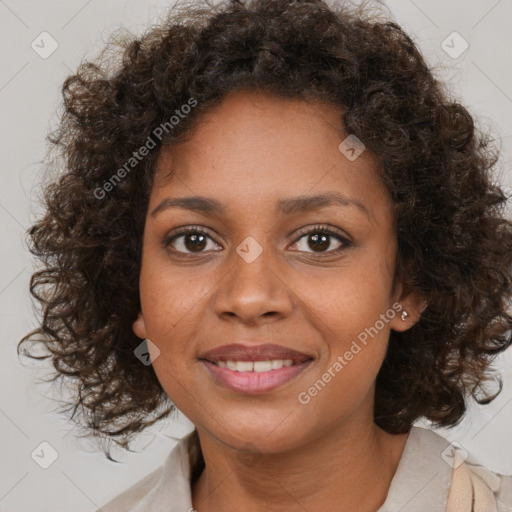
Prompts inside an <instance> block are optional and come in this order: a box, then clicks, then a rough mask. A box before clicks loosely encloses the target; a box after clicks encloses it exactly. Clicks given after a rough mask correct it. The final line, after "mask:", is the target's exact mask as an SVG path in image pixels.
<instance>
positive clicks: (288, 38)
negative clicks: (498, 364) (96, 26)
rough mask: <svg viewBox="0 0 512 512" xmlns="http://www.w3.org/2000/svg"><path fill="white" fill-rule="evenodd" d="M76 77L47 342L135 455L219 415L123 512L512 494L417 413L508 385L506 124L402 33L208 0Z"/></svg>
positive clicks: (441, 410) (64, 128) (331, 12)
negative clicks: (496, 123)
mask: <svg viewBox="0 0 512 512" xmlns="http://www.w3.org/2000/svg"><path fill="white" fill-rule="evenodd" d="M63 94H64V105H65V111H64V114H63V118H62V122H61V125H60V126H59V129H58V130H57V131H56V132H55V133H54V134H53V137H52V141H53V143H54V144H55V145H56V146H57V147H58V148H61V150H62V156H63V157H64V158H66V162H67V169H66V171H65V172H64V174H63V175H62V177H60V178H59V180H58V181H55V182H54V183H53V184H52V183H50V184H49V185H48V188H47V196H46V197H47V213H46V215H45V217H44V218H42V219H41V220H40V221H39V222H38V223H37V224H35V225H34V226H33V227H32V229H31V231H30V235H31V237H32V251H33V252H34V254H36V255H37V256H39V257H40V258H42V259H43V260H44V262H45V265H46V267H45V269H43V270H41V271H39V272H37V273H35V274H34V276H33V278H32V283H31V290H32V293H33V294H34V296H35V297H36V298H38V299H39V300H40V301H41V303H42V306H43V312H44V316H43V322H42V326H41V328H39V329H38V330H36V331H34V332H33V333H30V334H29V335H27V337H26V338H24V340H22V343H24V344H25V343H27V342H29V341H30V340H32V341H37V340H38V339H39V340H40V341H42V342H43V343H45V346H46V347H47V349H48V351H49V353H50V357H52V359H53V363H54V365H55V368H56V370H57V374H56V376H57V377H58V376H66V378H67V379H69V380H70V381H72V382H74V383H75V384H76V385H77V386H78V393H77V399H76V402H75V403H74V404H70V405H71V407H72V408H73V412H72V417H73V416H74V414H75V413H76V412H77V411H79V412H80V413H82V416H83V421H84V423H85V425H86V426H87V427H88V428H89V429H90V432H91V433H92V434H95V435H97V436H102V437H104V438H105V437H106V438H107V439H111V440H113V441H115V442H117V443H118V444H119V445H121V446H124V447H127V446H128V443H129V441H130V440H131V438H132V437H133V436H134V435H135V434H136V433H137V432H140V431H141V430H143V429H144V428H145V427H147V426H149V425H151V424H153V423H155V422H156V421H158V420H159V419H161V418H164V417H166V416H168V415H169V414H170V413H171V412H172V411H174V410H175V409H176V408H178V409H179V410H181V411H182V412H183V413H184V414H185V415H186V416H187V417H188V418H189V419H190V420H191V421H192V422H193V423H194V425H195V427H196V428H195V430H194V432H192V433H191V434H190V435H188V436H187V437H186V438H184V439H182V440H181V441H180V442H179V443H178V445H177V446H176V448H175V449H174V450H173V451H172V453H171V454H170V455H169V457H168V459H167V461H166V464H165V465H164V466H163V467H162V468H159V469H158V470H157V471H156V472H154V473H153V474H152V475H149V476H148V477H146V478H145V479H144V480H142V481H141V482H139V484H137V485H135V486H134V487H133V488H131V489H129V490H128V491H127V492H126V493H123V494H122V495H121V496H119V497H117V498H115V499H114V500H113V501H112V502H110V503H109V504H107V505H106V506H104V507H102V509H101V510H103V511H105V512H111V511H112V512H113V511H121V510H122V511H132V512H135V511H142V510H144V511H160V510H166V511H171V510H172V511H178V510H179V511H186V510H187V509H188V510H192V509H195V510H197V511H199V512H209V511H217V510H223V511H230V510H247V511H260V510H265V511H272V510H310V511H313V510H322V511H335V510H336V511H345V510H347V511H348V510H350V511H352V510H357V511H358V512H375V511H379V512H387V511H397V510H401V511H407V510H410V511H412V510H414V511H415V512H421V511H429V512H432V511H441V510H448V511H450V512H453V511H463V510H464V511H466V510H467V511H469V510H473V509H474V510H485V511H492V510H495V511H500V512H501V511H504V510H507V508H506V507H507V506H510V505H512V478H511V477H506V476H503V475H497V474H495V473H492V472H491V471H489V470H487V469H485V468H483V467H481V466H479V465H477V464H476V463H475V461H472V462H470V461H469V460H465V456H464V454H463V453H461V452H459V451H456V452H453V450H452V447H451V446H450V445H449V443H448V442H446V441H445V440H444V439H443V438H441V437H440V436H438V435H437V434H435V433H433V432H432V431H429V430H425V429H420V428H419V427H415V426H413V423H414V422H415V421H416V420H417V419H419V418H422V417H423V418H426V419H428V420H430V421H431V422H432V423H433V424H434V425H436V426H453V425H456V424H457V423H458V422H459V421H460V420H461V418H462V417H463V415H464V413H465V410H466V403H467V400H468V399H470V397H471V396H472V397H473V398H476V399H478V400H479V401H480V402H482V403H483V402H485V401H490V400H492V399H493V398H494V397H495V396H496V395H497V394H498V393H499V390H498V391H497V392H494V393H493V392H492V391H491V390H490V389H488V388H487V387H486V384H487V382H488V381H489V380H491V379H492V377H493V376H492V374H490V371H489V368H490V363H491V362H492V360H493V358H494V357H495V356H496V355H497V354H499V353H500V352H502V351H503V350H505V349H506V348H507V347H508V346H509V345H510V343H511V335H510V332H509V330H510V328H511V327H512V317H511V316H510V312H509V311H508V310H507V307H508V301H509V300H510V296H511V268H512V267H511V263H512V224H511V222H510V221H508V220H506V219H505V218H504V216H503V207H504V204H505V202H506V198H505V196H504V194H503V192H502V191H501V189H500V188H499V187H498V186H497V185H495V184H494V183H493V176H492V173H491V171H492V169H493V165H494V163H495V161H496V156H495V154H494V153H493V150H492V148H491V147H490V145H489V143H488V141H487V139H486V138H485V137H484V136H483V135H480V134H478V133H477V132H476V131H475V129H474V124H473V120H472V118H471V116H470V115H469V113H468V112H467V110H466V109H465V108H464V107H463V106H461V105H460V104H458V103H455V102H451V101H449V100H448V99H447V97H446V95H445V93H444V92H443V89H442V86H441V85H440V84H439V83H438V82H437V81H436V80H434V78H433V76H432V74H431V72H430V70H429V69H428V67H427V66H426V64H425V62H424V60H423V58H422V57H421V55H420V54H419V52H418V50H417V49H416V47H415V45H414V44H413V42H412V41H411V39H410V38H409V37H408V36H407V35H406V34H404V32H403V31H402V29H401V28H400V27H398V26H397V25H395V24H393V23H389V22H385V21H376V20H372V19H371V17H369V16H368V14H365V13H363V12H356V11H351V10H350V9H349V8H348V7H343V6H339V7H328V6H327V5H326V4H325V3H324V2H323V1H320V0H312V1H302V2H298V1H297V2H288V1H283V0H278V1H268V0H260V1H255V2H250V3H249V2H248V3H244V2H239V1H232V2H228V3H224V4H221V5H218V6H214V7H212V6H209V7H208V8H199V7H194V6H187V7H184V8H182V9H181V10H179V11H176V10H173V11H172V12H171V14H170V17H169V20H168V21H167V23H165V24H163V25H162V26H160V27H156V28H153V29H152V30H150V31H149V32H148V33H147V34H145V35H144V36H142V37H141V38H139V39H133V40H126V41H125V50H124V53H123V59H122V62H120V63H118V64H117V67H115V66H110V67H109V66H107V63H105V64H103V63H101V62H100V63H99V64H89V63H85V64H83V65H82V66H81V67H80V69H79V70H78V72H77V74H75V75H73V76H71V77H69V78H68V79H67V80H66V82H65V84H64V86H63ZM43 285H44V286H45V287H47V289H46V290H44V291H38V290H39V289H40V288H41V287H43ZM38 335H39V338H37V336H38ZM40 335H43V336H42V337H41V336H40ZM142 340H143V341H142ZM141 341H142V342H141ZM150 363H152V364H150ZM500 389H501V386H500Z"/></svg>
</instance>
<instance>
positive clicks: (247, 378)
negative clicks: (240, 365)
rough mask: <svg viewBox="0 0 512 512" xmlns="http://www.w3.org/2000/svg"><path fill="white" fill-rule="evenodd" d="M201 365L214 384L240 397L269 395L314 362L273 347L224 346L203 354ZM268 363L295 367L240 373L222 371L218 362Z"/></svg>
mask: <svg viewBox="0 0 512 512" xmlns="http://www.w3.org/2000/svg"><path fill="white" fill-rule="evenodd" d="M198 359H199V360H200V362H201V363H202V364H203V365H204V366H205V367H206V368H207V370H208V373H209V374H210V375H211V376H212V377H213V379H214V380H215V382H217V383H218V384H220V385H221V386H223V387H226V388H228V389H230V390H232V391H236V392H238V393H244V394H249V395H256V394H261V393H266V392H269V391H272V390H274V389H276V388H277V387H279V386H281V385H283V384H285V383H287V382H288V381H290V380H291V379H293V378H295V377H297V376H298V375H299V374H300V373H302V372H303V371H304V370H305V369H306V368H307V367H308V366H309V365H310V364H311V363H312V362H313V359H314V358H313V357H312V356H309V355H307V354H304V353H303V352H299V351H297V350H293V349H290V348H286V347H283V346H281V345H273V344H269V343H265V344H261V345H252V346H250V345H241V344H236V343H235V344H231V345H223V346H221V347H217V348H215V349H212V350H209V351H207V352H204V353H202V354H201V355H200V356H199V358H198ZM269 359H291V360H292V361H293V365H291V366H283V367H282V368H279V369H277V370H269V371H267V372H255V371H252V372H239V371H237V370H230V369H229V368H226V367H221V366H218V365H217V364H216V362H218V361H252V362H254V361H267V360H269Z"/></svg>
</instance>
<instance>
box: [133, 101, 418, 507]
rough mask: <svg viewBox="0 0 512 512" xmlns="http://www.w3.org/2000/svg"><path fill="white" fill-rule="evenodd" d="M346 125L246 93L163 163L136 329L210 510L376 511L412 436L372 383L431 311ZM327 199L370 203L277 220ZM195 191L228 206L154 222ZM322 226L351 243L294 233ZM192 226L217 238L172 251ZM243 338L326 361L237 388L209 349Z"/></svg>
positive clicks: (334, 112) (331, 111)
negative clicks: (194, 456) (189, 426)
mask: <svg viewBox="0 0 512 512" xmlns="http://www.w3.org/2000/svg"><path fill="white" fill-rule="evenodd" d="M341 115H342V113H341V111H340V110H338V109H336V108H335V107H333V106H332V105H327V104H324V103H319V102H306V101H299V100H294V101H285V100H283V99H278V98H275V97H272V96H269V95H266V94H264V93H256V92H249V91H238V92H235V93H232V94H230V95H229V96H228V97H227V98H226V99H225V100H224V101H223V102H222V103H221V104H220V106H218V107H216V108H214V109H212V110H210V111H209V112H208V113H207V114H204V115H203V117H202V118H201V122H200V123H199V124H198V125H197V126H196V127H195V128H194V130H193V131H192V133H191V134H190V136H189V137H188V138H187V140H186V141H185V142H181V143H178V144H175V145H173V146H172V147H171V146H167V147H165V148H164V149H163V150H162V151H161V153H160V155H159V159H158V162H157V169H156V174H155V183H154V186H153V190H152V192H151V196H150V201H149V207H148V214H147V217H146V224H145V230H144V240H143V257H142V268H141V274H140V293H141V304H142V311H141V312H140V313H139V316H138V318H137V320H136V321H135V322H134V324H133V330H134V332H135V334H136V335H137V336H139V337H140V338H149V339H150V340H151V341H152V342H153V343H154V344H155V345H156V346H157V347H158V348H159V350H160V351H161V353H160V355H159V356H158V357H156V354H155V353H154V351H153V353H152V356H153V357H154V358H155V360H154V362H153V366H154V370H155V372H156V375H157V377H158V379H159V381H160V382H161V384H162V386H163V388H164V389H165V391H166V393H167V394H168V395H169V397H170V399H171V400H172V402H173V403H174V404H176V406H177V407H178V408H179V409H180V410H181V411H182V412H183V413H184V414H185V415H186V416H187V417H188V418H189V419H190V420H191V421H192V422H193V423H194V424H195V425H196V428H197V430H198V433H199V438H200V443H201V448H202V451H203V455H204V458H205V464H206V467H205V470H204V471H203V473H202V474H201V476H200V478H199V480H198V481H197V482H196V483H195V484H194V486H193V488H192V499H193V506H194V507H195V509H196V510H198V511H199V512H208V511H215V510H223V511H227V512H229V511H235V510H237V511H238V510H245V511H249V512H251V511H274V510H276V511H277V510H279V511H282V510H289V511H304V510H323V511H324V512H329V511H337V512H340V511H353V510H358V511H359V512H370V511H375V510H377V509H378V507H379V506H380V505H381V504H382V503H383V502H384V500H385V498H386V495H387V491H388V488H389V485H390V483H391V480H392V478H393V475H394V473H395V471H396V468H397V465H398V462H399V460H400V457H401V454H402V452H403V448H404V446H405V442H406V440H407V437H408V434H401V435H392V434H389V433H386V432H385V431H383V430H382V429H380V428H379V427H378V426H377V425H376V424H375V423H374V421H373V404H374V393H375V380H376V376H377V373H378V371H379V368H380V366H381V364H382V361H383V359H384V356H385V353H386V348H387V343H388V339H389V334H390V329H394V330H396V331H403V330H405V329H408V328H410V327H411V326H412V325H413V324H414V322H415V320H416V319H417V318H418V315H419V312H420V310H421V309H420V307H421V302H420V300H419V298H418V297H415V296H414V295H412V294H407V293H406V292H405V291H404V289H403V287H402V285H401V284H400V282H399V281H396V282H394V271H395V262H396V256H397V244H396V235H395V224H394V214H393V203H392V200H391V197H390V195H389V192H388V191H387V189H386V188H385V186H384V184H383V183H382V182H381V181H380V179H379V176H378V171H377V160H376V158H375V157H374V156H373V155H371V153H370V152H369V151H368V150H366V151H364V152H363V153H362V155H361V156H359V158H357V159H356V160H355V161H353V162H352V161H349V160H348V159H347V158H346V157H345V156H344V155H343V154H342V153H341V152H340V151H339V150H338V146H339V144H340V142H341V141H343V140H344V139H345V138H346V136H347V135H348V134H347V133H346V132H344V130H343V128H342V125H341ZM330 192H337V193H339V194H343V195H344V196H346V197H348V198H350V199H353V200H356V201H359V202H360V204H361V205H362V206H361V207H358V206H354V205H340V204H333V205H329V206H324V207H322V208H317V209H310V210H307V211H301V212H294V213H286V214H281V213H277V210H276V208H277V202H278V201H280V200H283V199H287V198H291V197H295V196H299V195H302V196H303V195H306V196H311V195H317V194H322V193H330ZM196 195H200V196H207V197H209V198H213V199H215V200H217V201H218V202H220V203H222V204H223V205H224V206H225V208H226V211H225V212H224V213H222V214H220V213H219V214H212V213H204V212H199V211H191V210H187V209H183V208H177V207H171V208H167V209H163V210H161V211H160V212H159V213H157V214H156V215H151V212H152V211H153V210H154V209H155V208H156V207H157V206H158V205H159V204H160V203H161V202H162V201H163V200H164V199H166V198H179V197H186V196H196ZM318 224H322V225H326V226H328V227H330V228H332V229H334V230H335V231H337V232H339V233H340V235H341V236H343V237H345V238H346V239H348V241H349V242H350V244H349V245H345V244H344V243H343V242H340V241H338V240H337V239H336V238H335V237H332V236H331V237H329V238H328V239H327V240H328V241H330V244H329V243H328V242H326V244H325V246H323V248H320V249H318V248H317V246H315V245H314V243H311V235H309V236H308V235H307V234H306V235H305V234H299V233H297V230H299V229H300V228H303V227H307V228H312V229H311V231H313V233H314V229H313V228H315V226H317V225H318ZM190 225H199V226H201V227H202V228H204V229H206V230H207V231H208V236H207V237H206V239H205V242H204V244H203V245H202V246H201V248H200V249H199V250H198V251H199V252H197V250H194V246H193V244H190V243H189V244H188V245H186V244H185V241H187V240H188V241H189V242H190V235H188V236H187V235H185V236H181V237H180V238H178V239H175V240H174V241H173V242H172V243H171V244H170V245H169V246H168V247H167V248H165V247H163V243H162V242H163V240H164V239H165V238H166V236H167V235H169V234H171V235H173V234H177V233H178V232H179V231H180V229H176V228H182V227H184V226H190ZM317 232H320V233H321V232H322V230H321V229H319V230H317ZM248 236H251V237H253V238H254V239H255V240H256V241H257V242H258V244H259V245H260V246H261V248H262V251H263V252H262V254H261V255H260V256H259V257H257V258H256V259H255V260H254V261H253V262H251V263H247V262H246V261H245V260H244V259H243V258H242V257H240V256H239V254H238V253H237V251H236V249H237V247H238V246H239V245H240V244H241V242H242V241H244V240H245V239H246V238H247V237H248ZM338 249H339V250H338ZM180 253H181V254H184V255H185V257H180V256H179V255H178V254H180ZM187 256H188V257H187ZM397 302H399V303H400V304H401V306H402V307H403V308H404V309H406V310H407V312H408V313H409V316H408V318H407V319H406V320H405V321H403V320H401V319H400V315H399V314H397V315H396V316H395V317H394V318H393V319H392V320H391V321H389V322H388V323H385V326H384V328H382V329H381V330H380V331H379V333H378V335H376V336H374V337H373V338H370V339H369V342H368V344H367V345H366V346H363V345H362V350H361V351H360V352H359V353H358V354H357V355H355V356H354V357H353V359H352V360H351V361H350V362H348V364H347V365H346V366H344V368H343V370H342V371H340V372H338V373H336V376H335V377H333V378H332V379H331V381H330V382H329V383H328V384H327V385H326V386H325V387H324V388H323V389H322V390H321V392H319V393H318V394H317V395H316V396H315V397H312V398H311V401H310V402H309V403H308V404H306V405H302V404H301V403H300V402H299V401H298V398H297V397H298V395H299V393H301V392H303V391H307V390H308V389H309V388H310V387H311V386H312V385H313V384H314V383H315V381H317V380H318V379H320V378H321V377H322V375H323V374H324V373H325V372H327V371H328V369H329V368H332V367H333V365H334V363H335V361H336V360H337V357H338V356H340V355H341V356H343V354H344V353H345V352H346V351H347V350H348V349H349V348H350V346H351V343H352V341H353V340H355V339H356V338H357V335H358V334H359V333H361V332H362V331H364V330H365V328H368V327H370V326H373V325H374V324H375V322H376V321H377V320H378V319H379V315H381V314H383V313H385V312H386V311H388V310H390V308H392V305H393V304H395V303H397ZM249 340H250V341H249ZM240 341H245V342H246V343H248V344H251V343H252V344H259V343H265V342H267V343H276V344H280V345H284V346H286V347H290V348H294V349H296V350H299V351H301V352H305V353H306V354H309V355H311V356H312V357H313V358H314V361H313V363H312V364H310V365H309V367H308V368H307V369H306V370H305V371H303V372H302V373H301V374H300V375H298V376H297V377H295V378H293V379H292V380H290V381H288V382H287V383H285V384H284V385H281V386H280V387H278V388H277V389H275V390H273V391H269V392H267V393H263V394H260V395H246V394H242V393H237V392H235V391H232V390H229V389H226V388H224V387H222V386H221V385H219V384H217V383H216V382H215V381H214V380H213V379H212V377H211V376H210V374H209V372H208V370H207V369H206V368H205V367H204V365H203V364H202V363H201V362H200V361H199V360H198V354H200V353H201V352H204V351H206V350H209V349H212V348H214V347H218V346H221V345H225V344H228V343H235V342H240Z"/></svg>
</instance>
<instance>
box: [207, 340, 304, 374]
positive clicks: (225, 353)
mask: <svg viewBox="0 0 512 512" xmlns="http://www.w3.org/2000/svg"><path fill="white" fill-rule="evenodd" d="M198 358H199V359H206V360H207V361H210V362H212V363H215V362H217V361H253V362H254V361H267V360H269V359H291V360H292V361H293V362H294V363H295V364H297V363H303V362H304V361H307V360H308V359H312V356H310V355H308V354H304V353H303V352H299V351H298V350H293V349H291V348H287V347H283V346H282V345H274V344H272V343H262V344H260V345H242V344H240V343H232V344H231V345H222V346H220V347H217V348H214V349H212V350H208V351H207V352H203V353H202V354H200V355H199V357H198ZM274 371H277V370H274ZM263 373H265V372H263Z"/></svg>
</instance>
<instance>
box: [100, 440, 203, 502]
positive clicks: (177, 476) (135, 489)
mask: <svg viewBox="0 0 512 512" xmlns="http://www.w3.org/2000/svg"><path fill="white" fill-rule="evenodd" d="M196 443H197V436H196V435H195V431H194V432H191V433H190V434H188V435H186V436H185V437H184V438H183V439H181V440H180V441H179V442H178V443H177V444H176V446H174V448H173V449H172V451H171V452H170V454H169V455H168V456H167V459H166V460H165V463H164V464H163V465H162V466H160V467H159V468H158V469H156V470H155V471H153V472H152V473H150V474H149V475H147V476H146V477H145V478H143V479H142V480H140V481H138V482H137V483H136V484H134V485H133V486H132V487H130V488H129V489H127V490H126V491H124V492H123V493H122V494H119V495H118V496H116V497H115V498H114V499H112V500H111V501H109V502H108V503H107V504H105V505H103V506H102V507H101V508H100V509H99V510H97V511H96V512H159V511H160V510H164V509H165V510H169V512H171V511H174V510H180V511H181V510H183V511H186V510H188V509H189V508H191V506H192V505H191V489H190V475H191V468H192V466H193V465H194V464H195V459H196V458H197V450H196V448H197V447H196ZM170 504H172V508H169V506H170Z"/></svg>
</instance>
